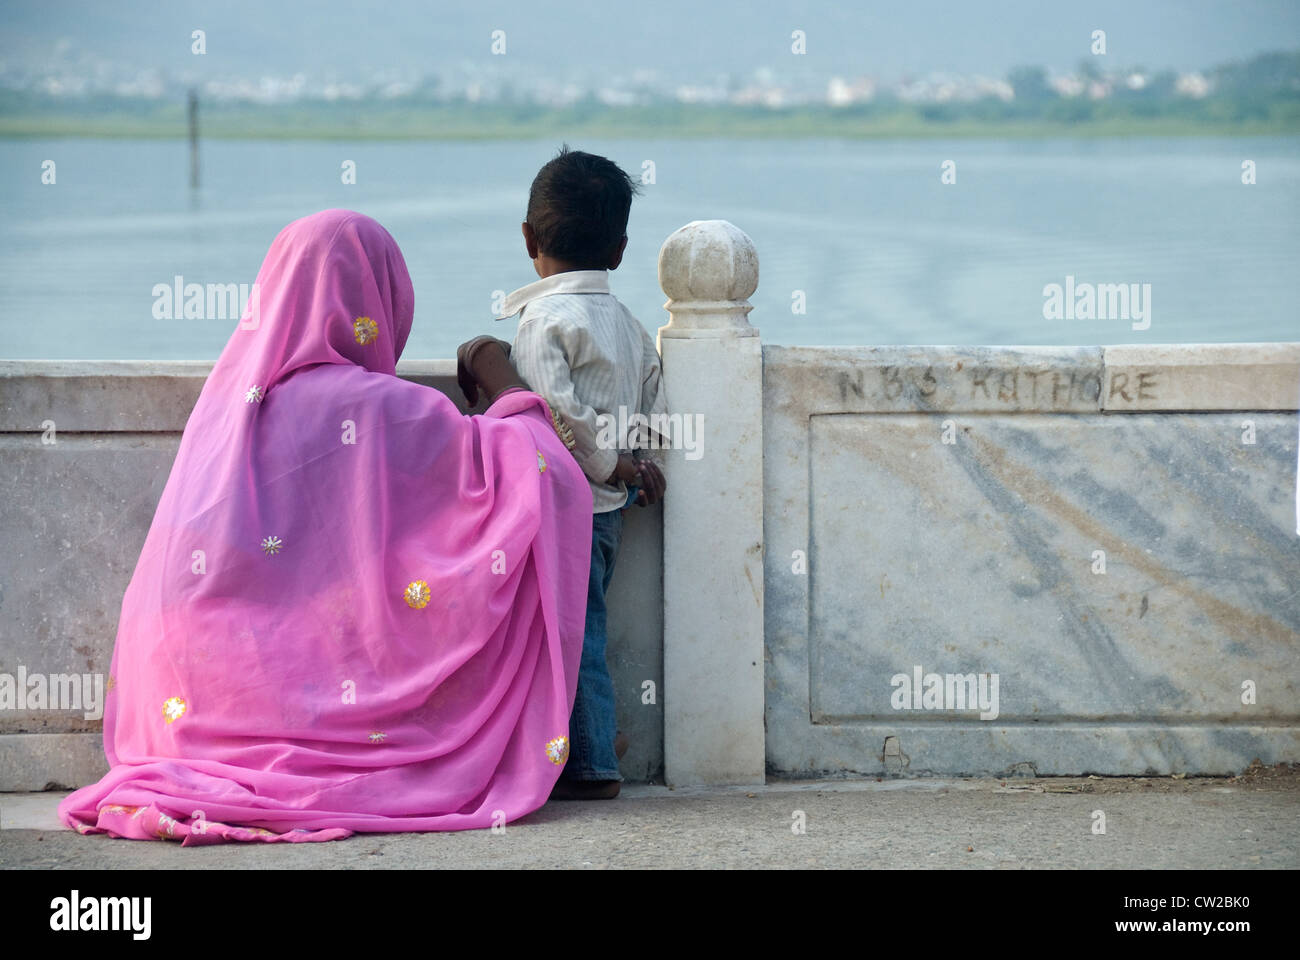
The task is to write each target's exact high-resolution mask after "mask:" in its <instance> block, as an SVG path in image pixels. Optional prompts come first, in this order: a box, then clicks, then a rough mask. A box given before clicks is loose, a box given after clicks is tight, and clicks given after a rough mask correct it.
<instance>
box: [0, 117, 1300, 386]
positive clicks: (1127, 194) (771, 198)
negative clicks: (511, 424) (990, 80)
mask: <svg viewBox="0 0 1300 960" xmlns="http://www.w3.org/2000/svg"><path fill="white" fill-rule="evenodd" d="M556 146H557V143H556V142H552V141H546V142H541V141H523V142H500V141H493V142H481V143H427V142H418V143H377V142H367V143H357V142H337V143H336V142H284V141H277V142H215V141H214V142H205V143H204V145H203V157H202V159H203V186H202V188H201V190H199V191H198V192H197V193H196V194H192V193H191V191H190V189H189V187H188V159H187V145H186V144H185V143H184V142H182V141H153V140H148V141H147V140H77V139H61V140H48V141H44V140H5V141H0V183H3V188H2V189H3V195H4V198H5V203H4V209H5V215H4V217H3V219H2V220H0V316H2V317H3V319H2V320H0V324H3V347H2V348H0V357H3V358H9V359H13V358H68V359H91V358H116V359H128V358H130V359H203V360H211V359H214V358H215V357H216V356H217V354H218V353H219V352H220V350H221V348H222V346H223V345H224V344H225V342H226V340H227V338H228V337H229V335H230V332H231V330H232V329H233V328H234V325H235V323H234V322H233V321H230V320H223V319H208V320H159V319H155V318H154V316H153V306H154V295H153V292H152V291H153V287H154V285H155V284H158V283H165V284H170V283H172V282H173V278H174V277H175V276H177V275H179V276H182V277H183V278H184V280H185V282H187V283H190V282H193V283H201V284H207V283H221V284H227V283H251V282H252V281H253V279H254V278H255V276H256V274H257V269H258V266H259V265H260V263H261V261H262V257H263V256H264V254H265V253H266V249H267V247H268V246H269V244H270V242H271V240H272V239H273V238H274V236H275V234H276V233H277V232H278V231H279V230H280V228H281V227H283V226H284V225H285V224H286V223H288V222H289V221H290V220H293V219H294V218H296V217H299V216H302V215H304V214H307V213H311V212H313V211H316V210H319V209H323V208H326V207H348V208H351V209H355V210H360V211H362V212H364V213H367V214H370V215H371V216H374V217H375V218H376V219H378V220H379V221H380V222H381V223H383V224H384V225H385V226H386V227H388V229H389V230H390V232H392V234H393V236H394V237H396V239H397V242H398V243H399V244H400V245H401V247H402V250H403V252H404V253H405V255H406V260H407V263H408V265H409V267H410V271H411V278H412V281H413V282H414V285H415V301H416V307H415V325H414V329H413V331H412V334H411V338H410V341H409V343H408V345H407V348H406V354H405V355H406V356H407V357H408V358H427V357H451V356H454V354H455V347H456V345H457V344H458V343H460V342H461V341H463V340H466V339H468V338H470V337H472V336H475V335H477V334H479V333H482V332H494V333H496V334H497V335H499V336H502V337H505V338H507V339H509V338H511V337H513V335H514V324H513V322H511V321H507V322H503V323H499V324H495V325H494V324H493V323H492V321H491V311H492V303H493V296H494V292H496V291H507V292H508V291H510V290H512V289H514V288H515V287H518V286H521V285H523V284H525V283H528V282H530V281H532V280H534V279H536V275H535V274H534V273H533V271H532V265H531V263H530V262H529V261H528V259H527V256H526V254H525V252H524V248H523V241H522V239H521V237H520V234H519V223H520V221H521V220H522V219H523V214H524V206H525V202H526V199H527V191H528V185H529V182H530V181H531V179H532V176H533V175H534V174H535V173H536V170H537V168H538V167H539V166H540V165H541V164H542V163H543V162H545V161H546V160H547V159H548V158H549V157H550V156H551V155H552V154H553V153H554V150H555V148H556ZM573 146H577V147H581V148H583V149H587V150H592V151H595V152H599V153H604V154H605V155H607V156H610V157H612V158H613V159H615V160H616V161H618V162H619V163H620V164H621V165H622V166H623V167H624V169H626V170H628V171H629V172H633V173H635V174H637V175H639V174H640V172H641V171H642V164H643V161H647V160H649V161H653V163H654V165H655V166H654V172H655V180H656V182H655V183H654V184H649V185H646V186H645V187H644V188H643V190H644V194H643V196H641V197H639V198H637V200H636V201H635V202H634V204H633V208H632V222H631V224H630V226H629V229H628V234H629V245H628V250H627V254H626V257H625V259H624V262H623V266H622V267H621V268H620V269H619V270H618V271H617V272H616V273H615V274H613V276H612V278H611V281H612V286H613V289H614V291H615V293H616V294H617V295H618V296H619V297H620V298H621V299H622V300H623V301H624V303H626V304H627V305H628V306H629V307H630V308H631V309H632V310H633V312H634V313H636V315H637V316H638V317H639V318H640V319H641V321H642V323H644V324H645V326H646V327H647V328H648V329H649V330H650V331H651V332H653V331H654V330H655V329H656V328H657V327H659V326H660V325H662V324H663V323H665V322H666V320H667V316H666V314H665V312H664V310H663V301H664V299H665V298H664V295H663V294H662V292H661V291H660V290H659V286H658V282H657V278H656V258H657V256H658V251H659V247H660V244H662V242H663V240H664V238H665V237H667V236H668V234H669V233H671V232H672V231H673V230H675V229H676V228H678V227H680V226H682V225H683V224H685V223H687V222H688V221H690V220H696V219H711V218H721V219H726V220H730V221H732V222H733V223H735V224H736V225H738V226H739V227H741V228H742V229H743V230H745V231H746V232H747V233H748V234H749V235H750V236H751V237H752V238H753V240H754V243H755V245H756V246H757V248H758V254H759V261H760V265H761V266H760V270H761V274H760V281H759V288H758V291H757V293H756V294H755V296H754V297H753V298H752V299H753V303H754V311H753V313H752V314H751V320H752V322H753V323H754V325H755V326H757V327H758V328H759V329H760V330H761V332H762V335H763V338H764V340H765V341H766V342H769V343H782V344H871V343H915V344H1056V345H1062V344H1106V343H1133V342H1147V343H1172V342H1194V341H1262V340H1295V339H1300V312H1298V311H1297V306H1296V294H1295V284H1296V276H1297V271H1296V268H1295V264H1296V260H1297V254H1298V253H1300V138H1296V137H1280V138H1266V139H1260V138H1250V139H1241V140H1233V139H1222V138H1168V139H1140V140H1118V139H1097V140H1078V141H1074V140H1048V141H1032V142H1029V141H985V140H955V141H942V140H911V141H896V142H892V141H869V140H868V141H838V140H797V141H771V140H744V141H727V140H716V141H708V140H704V141H701V140H689V141H674V140H654V141H633V140H618V141H610V142H599V141H583V142H581V143H576V142H575V143H574V144H573ZM1248 159H1249V160H1253V161H1254V162H1255V164H1256V170H1257V174H1256V175H1257V179H1258V183H1257V184H1255V185H1253V186H1246V185H1243V184H1242V182H1241V165H1242V161H1243V160H1248ZM45 160H54V161H55V163H56V175H57V182H56V184H54V185H52V186H46V185H42V183H41V169H42V162H43V161H45ZM345 160H352V161H354V162H355V163H356V171H357V182H356V184H354V185H345V184H343V183H342V182H341V178H340V170H341V164H342V163H343V162H344V161H345ZM947 160H951V161H954V163H955V164H956V174H957V182H956V183H955V184H951V185H945V184H943V183H941V182H940V172H941V170H940V168H941V165H942V164H943V163H944V161H947ZM1067 276H1072V277H1074V279H1075V283H1076V284H1082V283H1093V284H1100V283H1126V284H1131V283H1136V284H1150V290H1151V300H1150V316H1151V325H1150V328H1149V329H1147V330H1145V331H1134V330H1133V329H1132V323H1131V322H1130V321H1129V320H1126V319H1122V318H1112V319H1106V320H1045V319H1044V309H1043V305H1044V294H1043V288H1044V286H1045V285H1047V284H1052V283H1056V284H1062V285H1064V283H1065V278H1066V277H1067ZM795 291H803V294H804V297H805V298H806V313H803V314H797V313H794V312H793V311H792V302H793V298H794V296H795Z"/></svg>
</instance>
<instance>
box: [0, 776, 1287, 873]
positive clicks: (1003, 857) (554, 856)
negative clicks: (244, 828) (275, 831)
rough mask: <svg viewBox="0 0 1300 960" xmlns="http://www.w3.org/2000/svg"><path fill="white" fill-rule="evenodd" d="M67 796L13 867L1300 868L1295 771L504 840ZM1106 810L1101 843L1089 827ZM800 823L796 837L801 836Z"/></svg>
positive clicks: (838, 788) (729, 805)
mask: <svg viewBox="0 0 1300 960" xmlns="http://www.w3.org/2000/svg"><path fill="white" fill-rule="evenodd" d="M64 795H65V794H62V793H43V794H0V868H5V869H15V868H17V869H24V868H25V869H49V868H79V869H109V868H146V869H148V868H158V869H187V868H198V869H205V870H208V869H249V868H253V869H256V868H290V869H295V868H296V869H311V870H315V869H383V868H412V867H415V868H423V867H427V868H471V869H472V868H482V867H488V868H569V869H605V868H629V867H630V868H681V867H685V868H721V867H728V868H874V869H880V868H954V867H956V868H976V869H979V868H1006V869H1025V868H1085V869H1087V868H1101V869H1112V868H1144V869H1169V868H1173V869H1182V868H1209V869H1213V868H1229V869H1233V868H1263V869H1278V868H1286V869H1295V868H1297V867H1300V777H1298V776H1297V775H1296V773H1295V771H1294V770H1291V771H1283V772H1279V771H1277V770H1276V769H1271V770H1270V769H1264V770H1256V771H1253V775H1252V773H1248V774H1247V775H1245V776H1243V777H1237V778H1229V779H1213V778H1206V779H1192V780H1174V779H1171V778H1159V779H1156V778H1149V779H1147V778H1114V779H1112V778H1107V779H1104V780H1099V779H1089V778H1059V779H1036V780H1028V779H1026V780H1018V779H1017V780H885V781H883V782H877V781H816V782H776V783H770V784H768V785H766V786H762V787H735V788H710V789H684V788H683V789H676V790H670V789H668V788H666V787H662V786H646V785H632V786H625V787H624V791H623V794H622V796H620V797H619V798H618V799H616V800H612V801H588V802H567V803H550V804H547V805H546V806H545V807H543V808H542V809H541V810H539V811H537V812H536V813H534V814H532V815H531V816H529V817H527V818H525V819H524V820H521V821H518V822H516V823H513V824H510V825H509V826H507V827H506V829H505V830H504V831H503V832H502V833H498V834H493V833H491V832H488V831H463V832H457V833H432V834H417V833H408V834H358V835H356V836H354V837H352V838H350V839H347V840H342V841H336V842H333V843H319V844H292V845H291V844H284V845H279V844H275V845H248V846H240V845H230V846H217V847H201V848H189V849H185V848H182V847H180V845H179V844H174V843H166V842H161V841H160V842H156V843H153V842H138V841H137V842H128V841H124V840H110V839H107V838H105V837H83V836H80V835H78V834H76V833H74V832H72V831H70V830H66V829H63V828H61V827H60V826H59V825H58V823H57V820H56V819H55V817H54V809H55V807H56V805H57V803H58V801H59V799H61V798H62V797H63V796H64ZM1098 812H1100V813H1101V814H1103V815H1104V817H1105V833H1104V834H1100V833H1094V832H1093V828H1094V824H1095V823H1099V822H1100V819H1099V817H1098V816H1097V813H1098ZM801 823H802V825H803V827H804V831H805V832H802V833H799V832H796V831H795V828H796V827H797V826H798V825H800V824H801Z"/></svg>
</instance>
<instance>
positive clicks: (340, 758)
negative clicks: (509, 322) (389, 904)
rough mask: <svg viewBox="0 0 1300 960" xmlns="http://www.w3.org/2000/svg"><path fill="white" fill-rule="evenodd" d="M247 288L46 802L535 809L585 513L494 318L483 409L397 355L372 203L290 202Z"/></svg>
mask: <svg viewBox="0 0 1300 960" xmlns="http://www.w3.org/2000/svg"><path fill="white" fill-rule="evenodd" d="M257 292H258V294H259V295H260V311H255V312H253V313H252V315H250V316H246V317H245V319H244V321H242V322H241V324H240V328H239V329H238V330H236V331H235V333H234V335H233V336H232V337H231V339H230V342H229V344H228V345H227V346H226V349H225V350H224V351H223V353H222V355H221V358H220V359H219V360H218V361H217V364H216V366H215V368H214V369H213V371H212V374H211V376H210V377H209V378H208V380H207V382H206V384H205V385H204V388H203V392H202V394H201V396H200V397H199V400H198V403H197V404H196V406H195V408H194V411H193V413H192V415H191V416H190V419H189V422H188V424H187V425H186V428H185V433H184V436H183V437H182V438H181V444H180V450H179V452H178V454H177V456H176V462H175V464H174V466H173V467H172V472H171V476H170V478H169V479H168V481H167V486H166V488H165V490H164V491H163V495H162V499H161V501H160V503H159V505H158V511H157V514H156V515H155V517H154V521H153V525H152V527H151V528H150V530H149V535H148V538H147V539H146V541H145V545H144V550H143V552H142V553H141V556H140V561H139V564H138V566H137V567H136V570H135V574H134V576H133V577H132V579H131V583H130V586H129V587H128V588H127V591H126V595H125V597H124V599H123V602H122V616H121V620H120V623H119V627H118V636H117V646H116V648H115V650H114V654H113V662H112V667H111V672H110V676H109V682H108V687H109V694H108V698H107V704H106V708H105V713H104V749H105V752H106V753H107V755H108V760H109V763H110V764H111V769H110V771H109V772H108V773H107V774H106V775H105V776H104V778H103V779H102V780H101V781H100V782H99V783H96V784H94V785H92V786H88V787H84V788H82V789H81V790H78V791H77V792H75V793H73V794H72V795H71V796H69V797H68V798H67V799H66V800H64V801H63V803H62V804H60V806H59V815H60V817H61V818H62V819H63V821H64V822H65V823H66V824H68V825H69V826H71V827H72V828H74V829H76V830H78V831H80V832H82V833H108V834H110V835H112V836H119V837H131V838H137V839H146V838H157V837H161V838H166V839H177V840H182V841H183V842H184V843H186V844H198V843H216V842H222V841H229V840H259V841H279V840H288V841H303V840H331V839H336V838H339V837H345V836H348V835H349V834H351V833H353V832H356V831H367V832H377V831H407V830H412V831H424V830H463V829H469V828H477V827H490V826H493V825H496V824H502V823H506V822H509V821H512V820H515V819H517V818H519V817H522V816H524V815H525V814H527V813H529V812H531V811H533V810H536V809H537V808H538V807H540V806H541V805H542V804H543V803H545V802H546V799H547V796H548V794H549V793H550V791H551V788H552V787H553V786H554V785H555V782H556V779H557V778H558V776H559V774H560V771H561V769H562V767H563V764H564V761H565V759H566V757H567V756H568V739H567V737H568V720H569V712H570V709H571V707H572V705H573V698H574V690H575V684H576V681H577V671H578V661H579V657H580V654H581V646H582V633H583V619H584V611H585V599H586V584H587V564H588V563H589V562H590V540H591V537H590V533H591V530H590V524H591V515H592V514H591V493H590V488H589V486H588V484H587V482H586V479H585V478H584V476H583V474H582V471H581V470H580V469H579V467H578V466H577V464H576V462H575V461H574V460H573V459H572V457H571V456H570V455H569V453H568V451H567V450H566V448H565V445H564V443H563V442H562V441H561V439H560V437H559V436H558V435H557V429H556V425H555V424H554V423H553V420H552V417H551V414H550V411H549V409H548V408H547V406H546V404H545V402H544V401H543V400H542V399H541V398H540V397H538V396H537V395H536V394H533V393H531V392H528V391H527V390H526V389H523V388H522V387H521V386H520V381H519V380H518V378H517V377H515V376H513V370H512V368H510V366H509V362H508V360H507V359H506V357H505V354H504V353H503V352H502V351H501V349H500V347H499V346H497V345H496V344H493V343H490V342H489V343H485V344H480V343H479V342H477V341H476V342H475V348H476V349H474V350H471V351H468V353H469V354H470V357H469V361H468V366H469V376H470V378H471V381H472V380H474V379H477V381H478V383H477V384H475V383H472V382H471V388H470V389H471V392H473V390H474V388H475V387H476V386H481V387H482V388H483V389H484V390H485V392H486V393H487V394H488V399H489V401H491V405H490V406H489V407H488V409H487V411H486V413H484V414H483V415H481V416H473V417H467V416H463V415H462V414H461V413H460V412H459V411H458V410H457V409H456V408H455V406H454V405H453V404H452V402H451V401H450V400H449V399H448V398H447V397H445V396H444V395H443V394H441V393H439V392H438V391H436V390H433V389H430V388H428V387H424V386H420V385H418V384H414V383H409V382H406V381H403V380H399V379H398V378H397V377H396V376H395V374H394V367H395V364H396V362H397V358H398V357H399V356H400V354H401V352H402V347H403V346H404V344H405V343H406V338H407V335H408V333H409V332H410V329H411V318H412V311H413V305H414V296H413V293H412V289H411V282H410V279H409V277H408V276H407V272H406V265H405V263H404V261H403V259H402V255H401V252H400V251H399V250H398V248H397V244H396V243H395V242H394V241H393V239H392V237H390V236H389V235H388V233H387V232H386V231H385V230H384V229H383V227H381V226H380V225H379V224H378V223H376V222H375V221H373V220H371V219H369V218H368V217H364V216H361V215H360V214H356V213H351V212H349V211H344V210H327V211H325V212H323V213H318V214H315V215H314V216H310V217H306V218H304V219H302V220H298V221H296V222H294V223H292V224H290V225H289V226H288V227H286V228H285V229H284V231H283V232H282V233H281V234H280V235H279V236H278V237H277V238H276V240H275V242H274V243H273V244H272V246H271V249H270V252H269V253H268V254H267V257H266V260H265V262H264V263H263V265H262V269H261V271H260V273H259V274H258V278H257ZM462 353H463V355H464V354H465V351H462Z"/></svg>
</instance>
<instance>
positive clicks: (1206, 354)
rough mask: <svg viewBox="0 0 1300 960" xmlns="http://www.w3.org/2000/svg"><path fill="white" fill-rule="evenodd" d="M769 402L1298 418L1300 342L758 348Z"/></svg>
mask: <svg viewBox="0 0 1300 960" xmlns="http://www.w3.org/2000/svg"><path fill="white" fill-rule="evenodd" d="M763 362H764V377H765V393H766V403H768V404H769V405H772V406H774V408H775V409H778V410H782V411H787V412H790V413H800V414H803V415H806V416H813V415H816V414H818V413H919V412H936V413H937V412H948V411H951V412H954V413H1097V412H1106V413H1117V412H1154V411H1182V412H1213V411H1220V412H1221V411H1230V410H1297V409H1300V343H1289V342H1288V343H1193V344H1151V345H1122V346H1103V347H1033V346H1022V347H1015V346H1012V347H957V346H882V347H781V346H764V348H763Z"/></svg>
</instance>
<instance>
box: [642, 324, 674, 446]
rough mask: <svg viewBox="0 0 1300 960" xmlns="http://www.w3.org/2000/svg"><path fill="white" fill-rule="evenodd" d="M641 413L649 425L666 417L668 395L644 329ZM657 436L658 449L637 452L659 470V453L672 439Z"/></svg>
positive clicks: (653, 346)
mask: <svg viewBox="0 0 1300 960" xmlns="http://www.w3.org/2000/svg"><path fill="white" fill-rule="evenodd" d="M641 412H642V413H643V414H645V415H646V416H647V417H649V418H650V422H651V423H655V422H656V420H655V417H656V415H660V416H667V414H668V395H667V392H666V390H665V388H664V377H663V366H662V363H661V361H660V358H659V351H658V350H656V349H655V344H654V341H653V340H651V339H650V334H648V333H646V331H645V328H644V327H642V328H641ZM659 422H663V421H659ZM650 432H651V430H650V428H646V433H647V434H649V433H650ZM654 432H656V433H658V432H659V431H654ZM659 436H660V439H659V441H658V443H659V446H658V448H655V447H644V448H642V449H641V450H639V451H637V452H638V453H639V454H640V456H641V459H643V460H654V461H655V463H656V464H658V466H659V468H660V469H663V454H662V453H661V452H660V451H661V450H663V449H665V448H667V447H668V446H670V445H671V442H672V437H669V436H667V435H665V434H663V433H660V434H659Z"/></svg>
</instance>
